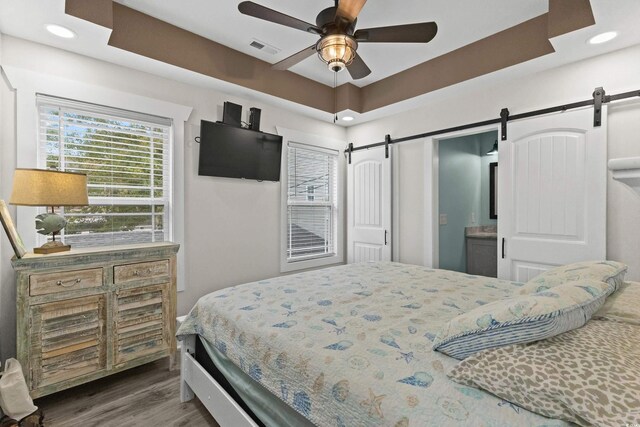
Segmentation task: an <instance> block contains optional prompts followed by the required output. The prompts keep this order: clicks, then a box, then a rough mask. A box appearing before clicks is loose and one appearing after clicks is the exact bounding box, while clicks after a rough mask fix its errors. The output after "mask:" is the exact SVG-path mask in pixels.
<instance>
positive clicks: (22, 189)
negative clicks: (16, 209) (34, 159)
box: [9, 169, 89, 206]
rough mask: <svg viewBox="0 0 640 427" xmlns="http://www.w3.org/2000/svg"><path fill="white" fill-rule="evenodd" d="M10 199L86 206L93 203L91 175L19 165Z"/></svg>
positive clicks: (23, 203) (15, 202)
mask: <svg viewBox="0 0 640 427" xmlns="http://www.w3.org/2000/svg"><path fill="white" fill-rule="evenodd" d="M9 203H10V204H12V205H19V206H86V205H88V204H89V196H88V194H87V175H85V174H83V173H73V172H60V171H55V170H45V169H16V171H15V173H14V175H13V192H12V193H11V200H10V201H9Z"/></svg>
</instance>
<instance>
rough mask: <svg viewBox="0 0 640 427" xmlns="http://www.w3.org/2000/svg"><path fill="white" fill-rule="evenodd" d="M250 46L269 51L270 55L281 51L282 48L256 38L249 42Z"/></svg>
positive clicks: (265, 51)
mask: <svg viewBox="0 0 640 427" xmlns="http://www.w3.org/2000/svg"><path fill="white" fill-rule="evenodd" d="M249 46H251V47H253V48H256V49H258V50H261V51H263V52H264V53H268V54H269V55H275V54H276V53H278V52H280V50H281V49H278V48H277V47H275V46H271V45H270V44H267V43H265V42H261V41H260V40H256V39H252V40H251V43H249Z"/></svg>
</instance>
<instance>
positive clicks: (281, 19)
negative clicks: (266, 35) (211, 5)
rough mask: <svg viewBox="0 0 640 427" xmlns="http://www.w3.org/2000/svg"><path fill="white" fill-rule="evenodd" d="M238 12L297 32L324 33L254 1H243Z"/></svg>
mask: <svg viewBox="0 0 640 427" xmlns="http://www.w3.org/2000/svg"><path fill="white" fill-rule="evenodd" d="M238 10H239V11H240V13H242V14H244V15H249V16H253V17H254V18H258V19H263V20H265V21H269V22H274V23H276V24H280V25H284V26H285V27H290V28H295V29H296V30H301V31H306V32H308V33H313V34H321V33H322V30H321V29H320V28H318V27H316V26H315V25H313V24H310V23H308V22H304V21H302V20H300V19H298V18H294V17H292V16H289V15H285V14H284V13H281V12H278V11H276V10H273V9H269V8H268V7H264V6H261V5H259V4H257V3H254V2H252V1H243V2H242V3H240V4H239V5H238Z"/></svg>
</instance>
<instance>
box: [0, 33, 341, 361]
mask: <svg viewBox="0 0 640 427" xmlns="http://www.w3.org/2000/svg"><path fill="white" fill-rule="evenodd" d="M0 49H1V52H2V57H1V62H0V63H1V64H2V65H8V66H12V67H17V68H23V69H28V70H32V71H37V72H45V73H48V74H49V75H56V76H60V77H63V78H68V79H76V80H77V81H79V82H84V83H88V84H91V85H97V86H102V87H106V88H109V89H113V90H119V91H124V92H130V93H133V94H137V95H142V96H146V97H150V98H154V99H159V100H163V101H169V102H173V103H176V104H181V105H186V106H192V107H193V108H194V110H193V113H192V114H191V117H190V119H189V121H188V122H187V123H186V124H185V143H186V152H185V189H184V192H185V193H184V196H185V218H184V222H185V241H186V242H187V244H186V247H185V248H184V249H186V254H187V260H186V262H185V265H182V266H179V268H182V269H184V270H185V271H186V284H185V286H186V290H185V291H184V292H181V293H179V295H178V313H179V314H185V313H186V312H187V311H188V310H189V309H190V308H191V307H192V306H193V304H194V303H195V302H196V300H197V299H198V298H199V297H200V296H202V295H204V294H207V293H209V292H212V291H214V290H217V289H221V288H224V287H228V286H232V285H236V284H240V283H244V282H248V281H253V280H258V279H262V278H266V277H273V276H278V275H280V256H279V246H280V235H279V229H280V227H279V224H280V185H279V184H277V183H259V182H255V181H243V180H237V179H224V178H212V177H201V176H198V175H197V160H198V147H197V144H196V143H195V142H193V139H194V137H196V136H198V134H199V128H200V120H201V119H206V120H213V121H215V120H219V119H221V114H222V104H223V102H224V101H232V102H235V103H238V104H242V105H243V106H244V111H245V112H248V108H249V107H258V108H261V109H262V124H261V129H262V130H263V131H266V132H271V133H276V126H284V127H287V128H290V129H297V130H300V131H304V132H307V133H311V134H317V135H324V136H327V137H330V138H333V139H339V140H345V141H346V131H345V130H344V128H342V127H339V126H335V125H332V124H329V123H324V122H320V121H317V120H314V119H310V118H308V117H305V116H302V115H298V114H294V113H291V112H289V111H285V110H283V109H280V108H276V107H272V106H270V105H265V104H262V103H259V102H256V101H251V100H246V99H239V98H237V97H234V96H230V95H226V94H223V93H220V92H216V91H213V90H211V89H208V88H203V87H196V86H191V85H187V84H183V83H179V82H175V81H171V80H168V79H165V78H161V77H157V76H153V75H150V74H147V73H143V72H139V71H135V70H132V69H129V68H125V67H121V66H117V65H113V64H109V63H105V62H102V61H98V60H95V59H91V58H88V57H84V56H80V55H76V54H73V53H69V52H66V51H62V50H59V49H54V48H51V47H47V46H43V45H39V44H35V43H31V42H28V41H25V40H21V39H16V38H13V37H9V36H6V35H3V36H2V40H1V41H0ZM0 86H2V87H1V88H0V90H1V92H0V95H1V97H2V98H1V101H2V102H1V104H0V105H2V110H1V112H0V114H1V116H0V118H1V120H0V126H1V129H2V130H1V133H0V135H1V137H2V145H1V146H0V159H1V160H0V162H1V163H0V167H1V168H2V169H1V172H0V198H5V199H6V198H8V197H9V195H10V191H11V188H10V186H11V176H12V174H13V168H15V165H16V163H15V129H14V123H15V117H14V111H15V106H14V103H15V94H14V93H12V92H10V91H9V90H8V87H7V84H6V83H2V84H1V85H0ZM341 165H342V166H344V159H342V157H341ZM14 215H15V212H14ZM34 232H35V231H34ZM6 240H7V239H6V237H5V236H2V238H1V239H0V241H1V242H2V253H1V260H0V268H1V270H0V280H1V282H0V304H1V305H0V313H1V314H0V326H1V328H0V334H1V335H2V343H1V345H2V347H1V348H0V357H1V358H3V359H5V358H7V357H9V356H10V355H12V354H14V352H15V336H14V335H15V333H14V332H13V331H15V282H14V277H13V274H12V271H11V267H10V263H9V262H8V260H9V258H10V254H11V248H10V247H8V245H7V244H6Z"/></svg>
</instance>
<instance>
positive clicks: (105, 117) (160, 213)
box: [38, 96, 171, 247]
mask: <svg viewBox="0 0 640 427" xmlns="http://www.w3.org/2000/svg"><path fill="white" fill-rule="evenodd" d="M38 110H39V115H40V120H39V123H40V126H39V167H43V168H52V169H58V170H64V171H70V172H81V173H86V174H87V178H88V191H89V203H90V206H85V207H74V208H65V212H64V214H65V217H66V218H67V220H68V221H69V223H68V225H67V227H66V228H65V230H64V234H65V235H64V239H65V242H67V243H69V244H71V245H72V246H74V247H89V246H105V245H120V244H133V243H146V242H155V241H164V240H169V238H170V221H169V217H168V215H169V213H170V201H171V194H170V193H171V167H170V165H171V150H170V145H169V144H170V131H171V123H170V120H169V119H163V118H157V117H152V116H145V115H141V114H137V113H131V112H128V111H121V110H115V109H108V108H103V107H97V106H93V105H89V104H81V103H77V102H72V101H66V100H58V99H56V98H50V97H43V96H39V97H38Z"/></svg>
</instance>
